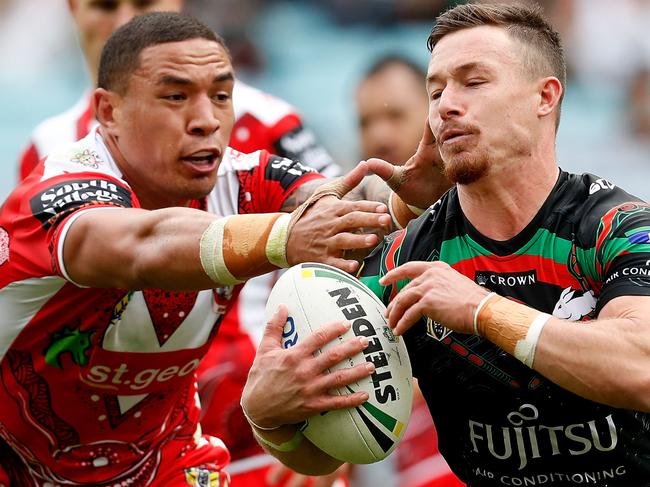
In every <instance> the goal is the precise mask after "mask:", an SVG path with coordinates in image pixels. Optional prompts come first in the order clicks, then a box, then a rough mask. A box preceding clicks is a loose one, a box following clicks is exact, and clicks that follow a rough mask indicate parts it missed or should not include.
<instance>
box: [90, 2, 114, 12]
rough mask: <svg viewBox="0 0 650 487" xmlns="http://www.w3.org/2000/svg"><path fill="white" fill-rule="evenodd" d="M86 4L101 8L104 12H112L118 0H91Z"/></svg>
mask: <svg viewBox="0 0 650 487" xmlns="http://www.w3.org/2000/svg"><path fill="white" fill-rule="evenodd" d="M88 6H89V7H90V8H93V9H97V10H102V11H104V12H113V11H115V10H117V7H118V6H119V2H117V1H116V0H92V1H91V2H90V3H89V4H88Z"/></svg>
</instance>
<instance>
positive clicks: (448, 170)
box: [441, 148, 490, 184]
mask: <svg viewBox="0 0 650 487" xmlns="http://www.w3.org/2000/svg"><path fill="white" fill-rule="evenodd" d="M441 155H442V154H441ZM443 163H444V166H443V172H444V175H445V176H446V177H447V179H449V180H450V181H451V182H452V183H454V184H471V183H475V182H476V181H478V180H479V179H481V178H483V177H484V176H485V175H486V174H487V173H488V170H489V168H490V165H489V162H488V158H487V154H485V153H483V152H480V153H474V154H472V153H470V152H466V151H463V150H462V149H461V148H458V150H456V151H453V150H452V152H451V154H447V157H444V156H443Z"/></svg>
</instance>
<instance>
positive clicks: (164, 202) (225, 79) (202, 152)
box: [105, 39, 234, 208]
mask: <svg viewBox="0 0 650 487" xmlns="http://www.w3.org/2000/svg"><path fill="white" fill-rule="evenodd" d="M233 76H234V75H233V68H232V65H231V63H230V58H229V56H228V54H227V53H226V51H225V50H224V48H223V47H222V46H221V45H220V44H218V43H216V42H213V41H210V40H207V39H191V40H187V41H183V42H173V43H165V44H158V45H155V46H151V47H148V48H146V49H144V50H143V51H142V53H141V54H140V66H139V68H138V69H137V70H136V71H135V72H134V73H133V75H132V76H131V78H130V80H129V84H128V88H127V90H126V93H125V94H123V95H115V96H117V101H116V102H115V104H114V108H113V124H112V125H111V126H110V127H108V128H106V129H105V130H107V132H108V133H109V135H110V136H111V137H112V139H113V140H114V141H115V145H116V146H117V151H118V154H117V160H118V163H119V164H120V168H121V169H122V172H123V173H124V177H125V179H126V180H127V181H128V182H129V184H131V186H132V187H133V188H134V189H135V191H136V194H137V195H138V197H139V198H140V199H141V202H142V203H143V206H145V205H146V206H145V207H149V208H151V207H162V206H171V205H183V204H185V203H186V202H187V201H188V200H190V199H195V198H202V197H203V196H205V195H206V194H208V193H209V192H210V191H211V190H212V188H213V186H214V184H215V181H216V175H217V168H218V166H219V164H220V162H221V159H222V157H223V154H224V151H225V150H226V147H227V145H228V139H229V137H230V132H231V131H232V126H233V123H234V113H233V107H232V89H233V83H234V77H233Z"/></svg>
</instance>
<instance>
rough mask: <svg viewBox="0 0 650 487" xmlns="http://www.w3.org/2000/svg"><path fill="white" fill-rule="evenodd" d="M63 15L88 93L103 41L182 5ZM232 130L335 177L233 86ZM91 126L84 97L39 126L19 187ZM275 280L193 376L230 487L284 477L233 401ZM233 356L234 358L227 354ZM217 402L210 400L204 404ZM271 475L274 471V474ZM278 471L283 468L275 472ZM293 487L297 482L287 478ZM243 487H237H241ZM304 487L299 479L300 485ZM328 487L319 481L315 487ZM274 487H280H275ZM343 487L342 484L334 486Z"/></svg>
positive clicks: (177, 0) (248, 147) (261, 283)
mask: <svg viewBox="0 0 650 487" xmlns="http://www.w3.org/2000/svg"><path fill="white" fill-rule="evenodd" d="M68 4H69V7H70V11H71V14H72V16H73V19H74V21H75V25H76V26H77V28H78V30H79V34H80V42H81V47H82V49H83V52H84V55H85V58H86V62H87V64H88V67H89V72H90V74H91V77H92V80H93V85H96V83H97V79H96V78H97V68H98V65H99V58H100V53H101V49H102V47H103V45H104V43H105V42H106V40H107V38H108V36H109V35H110V34H111V33H112V32H113V31H114V30H115V29H117V28H118V27H119V26H120V25H122V24H124V23H125V22H127V21H129V20H130V19H131V18H132V17H133V16H135V15H138V14H142V13H146V12H149V11H179V10H180V9H181V7H182V5H183V1H182V0H104V1H95V0H69V1H68ZM233 103H234V109H235V124H234V127H233V131H232V135H231V138H230V142H229V146H230V147H232V148H234V149H236V150H238V151H240V152H244V153H251V152H255V151H257V150H266V151H268V152H270V153H273V154H276V155H279V156H282V157H285V158H288V159H291V160H299V161H301V162H303V163H304V164H306V165H308V166H310V167H312V168H314V169H317V170H318V171H319V172H320V173H321V174H324V175H326V176H338V175H339V174H340V171H341V169H340V167H339V166H338V165H337V164H336V163H335V162H334V161H333V159H332V158H331V156H330V155H329V154H328V152H327V151H326V150H325V148H323V147H322V146H321V145H320V144H319V143H318V141H317V139H316V137H315V135H314V133H313V132H312V131H311V130H310V129H308V128H307V127H305V126H304V125H303V123H302V120H301V117H300V116H299V114H298V113H297V112H296V110H295V108H294V107H292V106H291V105H290V104H288V103H286V102H285V101H284V100H281V99H279V98H277V97H274V96H271V95H269V94H267V93H264V92H262V91H260V90H258V89H256V88H253V87H251V86H249V85H247V84H245V83H243V82H241V81H240V80H237V81H236V83H235V86H234V89H233ZM96 126H97V120H96V118H95V116H94V113H93V107H92V99H91V92H90V91H88V92H86V93H84V94H83V96H82V97H81V99H80V100H79V101H78V102H77V103H76V104H75V105H74V106H73V107H71V108H70V109H68V110H67V111H65V112H63V113H61V114H59V115H57V116H54V117H51V118H48V119H47V120H45V121H43V122H42V123H40V124H39V125H38V126H37V127H36V128H35V130H34V131H33V133H32V136H31V141H30V144H29V146H28V147H27V148H26V149H25V150H24V152H23V154H22V156H21V160H20V166H19V173H20V179H21V180H22V179H25V178H26V177H27V176H28V175H29V173H30V172H31V171H32V170H33V168H34V167H36V165H37V164H38V162H39V160H40V159H41V158H42V157H43V156H45V155H47V154H49V153H50V152H52V150H54V149H55V148H56V147H57V146H60V145H62V144H65V143H68V142H73V141H76V140H79V139H81V138H83V137H85V136H86V135H87V134H88V133H89V132H90V131H91V130H92V129H93V128H95V127H96ZM277 277H278V274H277V273H276V272H273V273H269V274H266V275H264V276H259V277H257V278H254V279H252V280H250V281H249V282H248V283H247V285H246V286H245V288H244V289H243V290H242V292H241V293H240V295H239V298H238V299H237V300H236V303H235V304H234V305H233V307H232V309H231V311H230V312H229V313H228V314H227V315H226V317H225V318H224V320H223V323H222V325H221V332H220V334H221V337H223V338H224V339H225V340H227V341H228V343H226V342H225V341H224V340H219V341H216V342H214V344H213V349H212V350H211V352H210V353H209V354H208V355H207V357H206V359H205V360H204V361H203V362H202V364H201V367H200V369H199V388H200V392H201V396H202V415H201V423H202V427H203V430H204V431H205V432H206V433H209V434H213V435H215V436H217V437H219V438H222V439H224V441H225V442H226V444H227V445H228V447H229V449H230V453H231V457H232V461H231V464H230V466H229V469H231V473H232V476H233V481H236V482H238V484H241V483H243V482H244V481H246V484H250V485H255V486H262V485H265V484H266V480H265V479H266V477H267V476H269V475H270V476H271V480H274V477H278V476H280V477H289V476H290V475H288V474H287V475H285V472H284V471H278V472H275V471H272V472H270V471H269V467H270V466H271V465H276V466H280V465H281V464H279V463H278V462H276V461H275V460H274V459H273V457H271V456H270V455H267V454H265V453H264V451H263V450H262V448H261V447H260V446H259V445H258V444H257V442H256V441H255V440H254V438H253V436H252V433H251V432H250V429H249V428H247V427H244V428H242V427H240V426H241V425H242V424H244V423H243V422H244V418H243V415H242V413H241V410H240V407H239V398H240V396H241V390H242V389H243V386H244V382H245V380H246V373H247V371H248V368H249V367H250V364H251V363H252V357H253V353H254V349H255V347H256V344H257V340H258V337H259V336H260V335H261V327H262V323H263V322H264V317H263V309H264V305H265V303H266V299H267V298H268V294H269V292H270V289H271V287H272V285H273V283H274V282H275V281H276V280H277ZM234 351H237V353H234ZM215 397H218V400H215V401H212V399H213V398H215ZM276 468H277V467H276ZM280 468H282V469H284V467H280ZM292 479H293V481H297V480H296V479H297V476H293V477H292ZM246 484H244V485H243V487H245V486H246ZM307 484H308V482H307V481H306V479H305V485H307ZM321 484H322V487H326V486H329V483H327V482H326V481H324V480H321V483H320V484H319V486H321ZM274 485H278V486H280V487H281V485H283V484H282V483H281V482H279V483H278V482H276V483H275V484H274ZM341 485H343V484H341Z"/></svg>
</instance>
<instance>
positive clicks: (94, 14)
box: [68, 0, 183, 76]
mask: <svg viewBox="0 0 650 487" xmlns="http://www.w3.org/2000/svg"><path fill="white" fill-rule="evenodd" d="M68 3H69V5H70V11H71V12H72V16H73V18H74V21H75V23H76V24H77V28H78V29H79V38H80V41H81V47H82V49H83V50H84V53H85V55H86V59H87V60H88V64H89V67H90V69H91V73H92V74H93V76H96V72H97V67H98V66H99V57H100V55H101V52H102V48H103V47H104V44H105V43H106V41H107V40H108V38H109V37H110V35H111V34H112V33H113V32H114V31H115V30H116V29H117V28H118V27H120V26H121V25H123V24H125V23H127V22H128V21H129V20H131V19H132V18H133V17H135V16H136V15H142V14H144V13H147V12H155V11H174V12H178V11H180V9H181V6H182V4H183V1H182V0H68Z"/></svg>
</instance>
